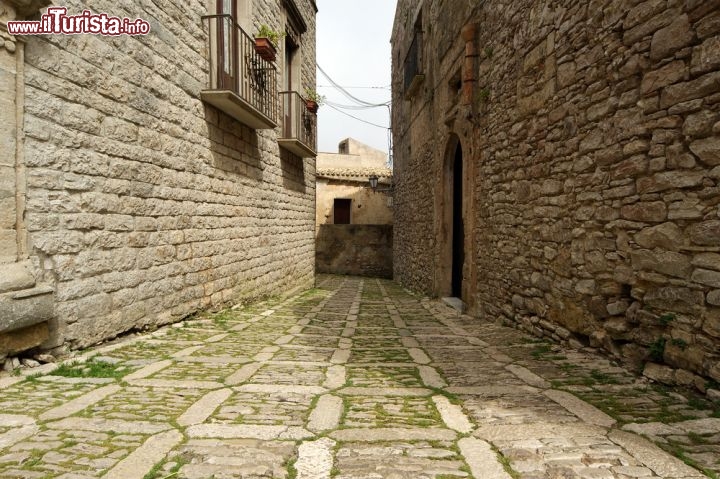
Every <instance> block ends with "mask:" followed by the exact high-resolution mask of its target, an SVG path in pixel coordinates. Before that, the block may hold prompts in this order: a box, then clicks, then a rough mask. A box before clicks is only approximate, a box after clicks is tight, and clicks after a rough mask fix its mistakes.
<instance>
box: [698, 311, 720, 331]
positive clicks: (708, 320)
mask: <svg viewBox="0 0 720 479" xmlns="http://www.w3.org/2000/svg"><path fill="white" fill-rule="evenodd" d="M702 329H703V331H705V332H706V333H707V334H709V335H710V336H713V337H715V338H720V308H710V309H709V310H707V311H706V312H705V314H704V317H703V326H702Z"/></svg>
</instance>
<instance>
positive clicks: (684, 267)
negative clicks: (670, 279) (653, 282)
mask: <svg viewBox="0 0 720 479" xmlns="http://www.w3.org/2000/svg"><path fill="white" fill-rule="evenodd" d="M632 264H633V268H635V269H638V270H649V271H655V272H658V273H662V274H666V275H668V276H676V277H678V278H687V277H688V276H690V272H691V271H692V266H691V264H690V257H689V256H687V255H684V254H679V253H674V252H671V251H661V250H655V251H651V250H640V251H633V253H632Z"/></svg>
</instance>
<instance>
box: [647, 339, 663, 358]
mask: <svg viewBox="0 0 720 479" xmlns="http://www.w3.org/2000/svg"><path fill="white" fill-rule="evenodd" d="M666 344H667V339H665V338H658V339H657V340H656V341H655V342H654V343H652V344H651V345H650V351H649V353H650V359H652V360H653V361H655V362H656V363H660V362H662V361H663V356H664V355H665V345H666Z"/></svg>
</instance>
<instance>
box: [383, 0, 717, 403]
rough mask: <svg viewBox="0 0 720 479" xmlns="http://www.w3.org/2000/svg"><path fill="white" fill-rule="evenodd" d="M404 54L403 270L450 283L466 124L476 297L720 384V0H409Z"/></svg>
mask: <svg viewBox="0 0 720 479" xmlns="http://www.w3.org/2000/svg"><path fill="white" fill-rule="evenodd" d="M418 18H420V19H421V20H420V23H421V24H422V32H423V35H422V36H423V40H422V42H423V43H422V50H421V51H422V56H423V58H422V60H421V68H422V69H423V73H424V74H425V79H424V82H423V83H422V85H421V87H420V89H419V90H418V92H417V93H416V94H415V96H414V97H412V99H410V100H405V99H404V94H405V92H404V87H403V82H404V77H403V75H404V60H405V58H406V55H407V52H408V50H409V45H410V42H411V40H412V37H413V36H414V30H415V26H416V25H417V19H418ZM468 25H470V26H472V25H474V28H470V29H466V30H465V33H466V34H467V35H469V37H468V38H465V39H463V38H462V37H461V31H462V29H463V27H466V26H468ZM393 65H394V73H393V75H394V78H393V87H394V90H395V93H394V100H395V102H394V119H393V120H394V121H393V124H394V134H395V157H394V158H395V178H396V183H397V189H396V201H395V276H396V278H398V279H399V280H400V281H401V282H402V283H403V284H406V285H408V286H410V287H413V288H415V289H418V290H423V291H426V292H434V293H436V294H437V293H438V292H439V291H441V290H443V288H447V285H444V284H442V283H443V281H445V280H444V278H446V277H447V275H445V274H444V273H443V272H444V271H445V269H446V268H447V266H446V263H447V256H446V254H445V253H444V251H447V242H448V237H449V234H448V231H447V229H448V223H447V220H446V219H443V211H444V208H446V202H447V198H448V191H447V183H448V182H447V180H446V178H447V175H448V169H447V164H448V157H449V154H450V153H449V152H448V148H449V145H451V144H452V141H454V140H453V138H456V139H457V140H458V141H459V142H460V144H461V145H462V149H463V158H464V174H465V177H464V179H463V184H464V186H465V191H466V198H465V202H464V212H465V213H464V215H465V216H464V221H465V225H466V230H465V231H466V247H465V253H466V259H465V265H464V270H463V271H464V275H463V276H464V280H465V285H466V286H465V289H464V292H463V299H464V300H465V301H466V302H467V303H469V304H470V305H471V308H472V309H471V310H472V311H473V312H474V314H477V315H484V316H486V317H490V318H499V319H503V320H505V321H509V322H513V323H516V324H518V325H520V326H521V327H523V328H524V329H527V330H529V331H533V332H534V333H536V334H538V335H545V336H548V337H552V338H554V339H556V340H562V341H571V342H573V344H592V345H593V346H598V347H602V348H604V349H606V350H607V351H609V352H611V353H612V354H614V355H616V356H618V357H621V358H624V359H625V360H627V361H629V362H631V363H633V364H636V365H637V366H638V367H640V366H642V365H643V364H645V363H646V362H648V361H655V362H658V361H659V362H665V363H667V364H668V365H670V366H671V367H672V368H673V369H674V370H676V371H672V372H671V375H672V376H673V378H674V380H676V381H677V382H681V383H684V384H695V385H696V386H698V387H699V388H701V389H702V388H703V387H704V384H705V379H703V378H700V377H699V376H696V374H698V375H701V376H703V377H704V378H708V377H709V378H712V379H714V380H715V381H720V2H718V1H716V0H709V1H708V0H703V1H700V0H697V1H695V0H692V1H684V2H681V1H674V0H669V1H666V0H645V1H638V0H633V1H625V0H593V1H590V2H575V1H571V0H561V1H552V2H551V1H545V0H518V1H514V2H511V4H508V3H507V2H501V1H499V0H490V1H487V2H482V3H481V4H478V5H468V2H462V1H459V0H456V1H450V2H448V1H445V2H441V1H439V0H437V1H433V0H430V1H425V2H423V3H422V4H418V3H417V2H412V1H402V0H401V1H400V2H399V5H398V11H397V18H396V24H395V31H394V34H393Z"/></svg>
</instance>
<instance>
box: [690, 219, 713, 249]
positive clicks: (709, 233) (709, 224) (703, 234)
mask: <svg viewBox="0 0 720 479" xmlns="http://www.w3.org/2000/svg"><path fill="white" fill-rule="evenodd" d="M687 234H688V236H690V240H691V241H692V242H693V243H695V244H698V245H702V246H720V220H713V221H704V222H702V223H698V224H694V225H692V226H690V228H688V230H687Z"/></svg>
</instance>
